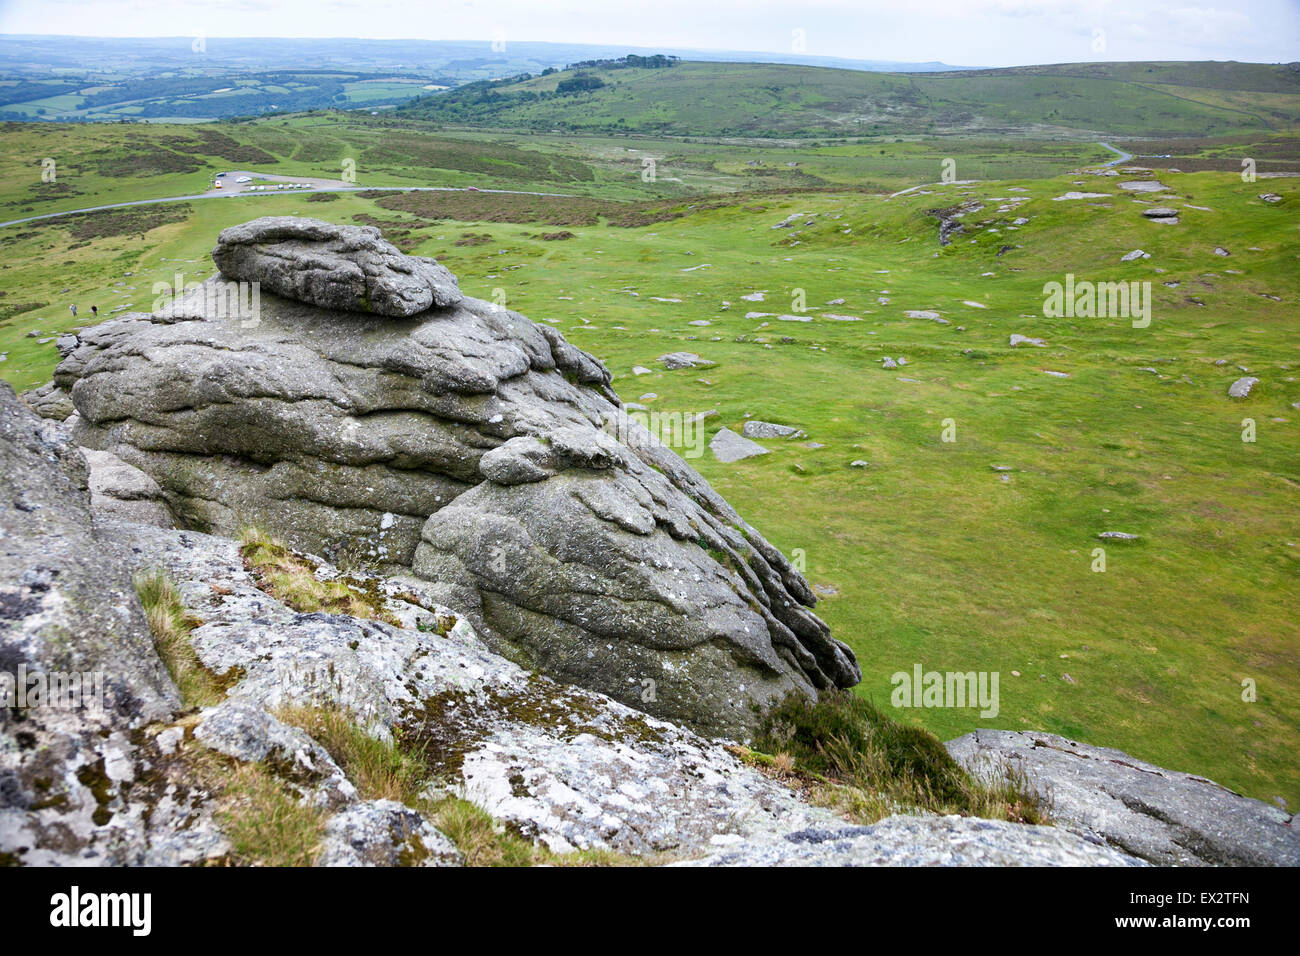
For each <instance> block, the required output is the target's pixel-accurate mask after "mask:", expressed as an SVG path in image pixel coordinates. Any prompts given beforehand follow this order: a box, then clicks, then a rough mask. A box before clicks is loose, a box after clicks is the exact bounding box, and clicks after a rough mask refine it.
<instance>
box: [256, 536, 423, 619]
mask: <svg viewBox="0 0 1300 956" xmlns="http://www.w3.org/2000/svg"><path fill="white" fill-rule="evenodd" d="M239 553H240V555H242V556H243V559H244V566H245V567H246V568H247V569H248V570H249V572H251V573H252V575H253V578H254V580H256V581H257V586H258V587H260V588H261V589H262V590H263V591H265V592H266V593H267V594H269V595H271V596H272V597H273V598H275V599H276V600H277V601H280V602H282V603H284V604H286V605H288V606H289V607H291V608H293V609H294V610H295V611H301V612H302V613H304V614H311V613H314V612H316V611H324V612H326V613H328V614H347V615H350V616H351V617H361V618H366V619H368V620H372V621H382V622H384V623H385V624H391V625H393V626H394V627H401V626H402V622H401V621H400V620H398V619H397V617H396V616H395V615H394V614H393V613H392V612H391V611H389V610H388V608H387V605H386V602H385V601H384V597H383V594H382V593H381V592H380V590H379V585H378V583H377V582H376V581H375V580H374V579H373V578H365V579H361V578H353V577H349V576H347V575H343V576H340V577H337V578H330V579H327V580H321V579H320V578H318V577H317V576H316V570H317V568H318V565H316V564H315V563H313V562H312V561H311V560H310V559H309V558H308V557H307V556H306V555H304V554H301V553H300V552H298V551H295V550H293V549H292V548H290V547H289V546H288V545H286V544H285V543H284V542H283V541H281V540H280V539H278V538H275V537H272V536H271V535H269V534H268V533H266V532H265V531H263V530H261V529H260V528H246V529H244V531H243V533H242V534H240V536H239Z"/></svg>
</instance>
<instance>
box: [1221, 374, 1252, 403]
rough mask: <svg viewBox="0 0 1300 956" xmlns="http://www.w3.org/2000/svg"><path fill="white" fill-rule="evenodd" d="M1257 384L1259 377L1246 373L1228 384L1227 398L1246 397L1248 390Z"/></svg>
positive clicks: (1248, 393)
mask: <svg viewBox="0 0 1300 956" xmlns="http://www.w3.org/2000/svg"><path fill="white" fill-rule="evenodd" d="M1258 384H1259V379H1257V378H1255V377H1253V376H1250V375H1247V376H1244V377H1243V378H1239V379H1237V380H1236V381H1235V382H1233V383H1232V384H1231V385H1229V386H1228V397H1229V398H1246V397H1247V396H1249V395H1250V390H1251V389H1252V388H1254V387H1255V386H1256V385H1258Z"/></svg>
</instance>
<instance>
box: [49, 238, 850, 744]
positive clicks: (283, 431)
mask: <svg viewBox="0 0 1300 956" xmlns="http://www.w3.org/2000/svg"><path fill="white" fill-rule="evenodd" d="M295 223H296V221H294V220H270V221H268V220H257V221H255V222H254V223H249V224H246V225H245V226H242V227H234V228H233V229H228V230H226V231H225V232H223V233H222V242H221V244H220V245H219V246H218V248H217V251H216V252H215V253H214V258H215V259H216V261H217V262H218V264H219V265H220V266H221V267H222V269H223V271H224V270H227V269H230V270H234V271H233V273H226V275H225V278H241V279H246V280H249V281H260V282H262V283H263V289H264V294H262V295H261V296H260V302H259V306H260V310H259V314H258V315H257V316H256V319H257V321H255V322H250V321H248V319H247V317H246V316H242V315H229V314H226V312H225V311H224V310H221V309H212V308H211V307H210V306H211V303H212V302H213V301H214V300H215V299H216V298H217V297H216V296H214V295H213V294H212V292H213V289H214V288H215V287H216V286H217V285H218V284H219V283H220V282H222V281H223V279H222V278H214V279H211V280H209V282H208V283H206V284H205V285H204V286H203V287H201V288H199V289H196V290H192V291H191V292H190V293H189V294H188V295H187V296H183V297H181V298H180V299H179V300H178V301H177V302H176V303H174V304H172V306H171V307H170V308H168V309H167V310H166V311H165V312H163V313H159V314H154V315H144V314H140V313H134V314H127V315H124V316H122V317H120V318H118V319H115V320H111V321H109V322H105V323H103V324H101V325H98V326H95V327H93V328H90V329H87V330H85V331H83V332H82V333H80V335H79V337H78V339H77V341H76V342H75V344H74V345H73V346H72V347H71V348H70V349H69V350H68V352H67V354H66V356H65V358H64V360H63V361H62V362H61V363H60V364H59V366H58V368H57V370H56V372H55V384H56V386H57V387H58V388H61V389H64V390H66V391H67V392H68V393H69V394H70V395H71V396H72V401H73V403H74V404H75V406H76V408H77V410H78V414H77V415H76V416H74V418H73V421H74V423H75V424H74V426H73V434H74V436H75V438H76V441H77V442H78V443H79V444H82V445H84V446H87V447H89V448H93V449H97V450H102V451H106V452H111V453H112V454H114V455H116V456H117V457H118V458H119V459H120V460H121V461H123V462H125V463H126V464H128V465H131V466H134V467H136V468H139V469H141V470H142V471H143V472H145V473H146V474H147V475H148V476H149V477H151V478H152V479H153V480H154V481H156V482H157V483H158V485H159V487H160V488H161V490H162V494H163V495H164V497H165V499H166V503H167V505H168V508H169V509H170V512H171V513H172V514H173V515H174V516H175V517H176V519H177V522H178V523H180V524H181V525H183V526H188V527H191V528H195V529H201V530H209V531H213V532H217V533H222V534H227V535H232V536H233V535H235V534H237V533H238V532H239V531H240V530H241V529H242V528H243V527H245V526H247V525H249V524H260V525H262V526H265V527H267V528H269V529H270V530H273V531H275V532H276V533H279V534H281V535H283V536H285V537H286V538H287V539H288V540H289V541H290V543H291V544H293V545H295V546H297V547H301V548H304V549H306V550H309V551H312V552H316V553H320V554H323V555H325V556H326V557H327V558H330V559H332V560H333V559H335V558H338V557H341V556H344V555H347V556H350V557H352V558H354V559H360V560H362V561H365V562H369V563H374V564H379V565H383V566H388V567H393V566H396V567H409V568H411V569H412V570H414V572H415V573H416V574H418V575H420V576H422V577H424V578H426V579H428V580H430V581H433V582H435V586H436V587H435V589H436V590H437V592H438V593H439V594H440V596H441V597H442V599H443V600H444V601H445V603H447V604H449V605H452V606H456V607H459V608H460V609H461V610H462V611H463V612H464V613H466V614H467V615H468V616H469V617H470V619H471V620H472V621H473V622H474V625H475V627H476V628H477V629H478V631H479V633H480V634H481V635H482V637H483V639H484V640H485V641H487V642H488V644H489V645H490V646H491V647H493V648H494V649H496V650H498V651H501V652H503V653H506V654H508V655H509V656H511V657H512V658H514V659H515V660H517V661H519V662H521V663H523V664H525V665H526V666H529V667H532V668H535V669H537V670H540V671H542V672H543V673H547V674H551V675H553V676H556V677H559V678H562V679H564V680H567V681H572V682H574V683H577V684H580V685H582V686H585V687H588V688H591V689H594V690H598V691H600V692H602V693H605V694H608V695H609V696H611V697H613V698H615V699H617V700H620V701H623V702H624V703H627V704H629V705H631V706H633V707H637V708H639V709H642V710H645V711H647V712H649V713H652V714H655V715H658V716H661V717H666V718H670V719H674V720H679V721H683V722H685V723H687V724H689V725H691V726H694V727H697V728H700V729H703V730H707V731H709V732H717V733H724V734H733V735H745V734H747V733H748V731H749V730H750V729H751V728H752V727H753V726H754V724H755V722H756V721H757V719H758V715H759V713H760V712H761V711H762V709H763V708H764V707H766V706H767V705H768V704H769V703H771V702H772V701H774V700H776V699H779V698H781V697H784V696H785V695H787V694H789V693H792V692H794V693H803V694H806V695H810V696H812V695H815V694H816V693H817V692H818V690H820V689H823V688H830V687H844V686H850V685H852V684H854V683H856V682H857V681H858V680H859V679H860V673H859V670H858V666H857V663H856V661H855V659H854V657H853V654H852V652H851V651H850V650H849V649H848V648H847V647H846V646H845V645H844V644H842V643H841V642H839V641H837V640H835V639H834V638H832V637H831V636H830V633H829V630H828V628H827V627H826V625H825V624H824V623H823V622H822V621H821V620H820V619H819V618H818V617H817V616H816V615H815V614H814V613H813V612H812V610H811V608H812V606H813V604H814V603H815V600H816V598H815V597H814V595H813V593H812V591H811V590H810V589H809V587H808V585H807V582H806V581H805V580H804V578H803V577H802V575H800V574H799V572H798V571H797V570H795V569H794V568H793V567H792V566H791V564H790V562H789V561H788V560H787V559H786V558H785V557H784V556H783V555H782V554H781V553H780V552H779V551H777V550H776V549H775V548H774V547H772V546H771V545H770V544H769V543H768V542H767V541H765V540H764V539H763V537H762V536H761V535H760V534H758V532H756V531H755V530H754V529H753V528H752V527H750V526H749V525H748V524H747V523H746V522H745V521H744V520H743V519H742V518H741V517H740V516H739V515H738V514H736V512H735V511H734V510H733V509H732V508H731V507H730V506H729V505H728V504H727V502H726V501H724V500H723V499H722V498H721V497H720V496H719V495H718V494H717V493H716V492H714V491H713V489H712V488H710V487H709V485H708V484H707V483H706V482H705V481H704V479H703V478H701V477H700V476H699V474H697V473H696V472H695V471H694V470H693V469H692V468H691V467H690V466H689V465H688V464H687V463H686V462H685V461H683V460H682V459H681V458H680V457H678V456H677V455H676V454H674V453H673V452H672V451H671V450H670V449H669V448H667V447H665V446H663V445H662V444H660V443H659V442H658V441H656V440H655V439H654V438H653V437H652V436H651V435H650V434H649V433H648V432H647V431H646V430H645V428H644V427H642V426H641V425H640V424H639V423H637V422H635V421H633V420H631V419H629V418H628V417H627V416H626V415H625V414H624V410H623V408H622V406H621V404H620V402H619V400H618V397H617V396H616V395H615V394H614V392H613V391H612V390H611V388H610V384H609V383H610V378H611V377H610V373H609V371H608V370H607V369H606V368H605V367H604V365H602V364H601V363H600V362H599V361H597V360H596V359H594V358H593V357H591V356H590V355H587V354H586V353H585V352H583V351H581V350H580V349H577V348H575V347H574V346H572V345H570V344H569V343H568V342H567V341H565V339H564V337H563V336H562V335H561V334H560V333H559V332H558V331H557V330H555V329H553V328H551V327H550V326H546V325H536V324H534V323H532V322H531V321H529V320H528V319H527V318H525V317H524V316H522V315H520V314H518V313H516V312H512V311H509V310H507V309H504V308H500V307H498V306H495V305H492V304H490V303H487V302H482V301H479V300H475V299H469V298H465V299H462V300H460V301H459V302H458V303H456V304H455V305H447V306H446V307H439V308H436V309H433V310H430V311H426V312H419V313H418V314H409V315H408V314H402V315H394V316H390V317H379V316H376V315H368V316H367V315H362V314H359V313H358V312H357V311H339V310H338V308H322V307H321V306H320V305H319V304H318V303H322V302H323V303H334V304H335V305H336V306H339V307H340V308H354V307H355V302H354V301H353V300H351V299H349V298H348V297H347V296H342V297H337V296H335V292H334V291H333V289H334V287H333V286H331V285H329V284H328V283H327V282H326V280H325V279H323V278H322V279H319V280H317V279H312V280H311V282H310V283H309V282H308V281H307V279H303V278H301V277H298V278H292V276H293V275H296V274H297V273H296V272H295V269H296V268H297V267H295V266H293V265H292V264H293V263H295V262H297V263H300V264H301V263H307V264H308V265H310V266H311V269H316V265H317V264H319V266H320V268H319V270H318V271H322V272H323V273H324V274H325V275H327V276H328V275H332V274H333V272H334V271H337V269H343V271H345V272H347V273H348V274H352V273H351V271H350V269H346V268H344V266H343V265H341V264H340V263H345V264H346V263H351V264H352V265H354V266H356V267H357V268H358V269H360V270H361V271H362V272H364V273H365V274H366V275H367V276H369V275H370V274H371V272H372V271H373V270H372V263H373V261H374V256H375V255H377V253H375V251H374V249H375V243H377V242H379V241H380V240H378V238H377V235H372V233H373V230H372V231H366V232H364V235H362V236H360V237H357V236H354V235H353V234H352V233H350V232H348V231H347V230H346V229H342V228H341V227H335V226H330V225H328V224H323V223H317V222H315V221H313V220H307V221H305V223H297V224H295ZM390 248H391V247H390ZM239 250H243V251H239ZM381 258H382V260H383V263H384V268H385V269H387V270H389V272H391V275H389V274H387V273H385V274H384V281H386V282H387V281H389V280H390V279H392V277H393V276H399V277H409V276H411V275H416V274H422V273H421V268H422V267H421V266H420V265H419V263H418V261H416V260H410V261H407V259H408V258H409V257H402V256H401V255H400V254H399V253H396V252H395V251H394V252H391V253H390V252H387V251H385V252H384V253H383V255H382V257H381ZM310 271H311V270H309V272H310ZM331 281H332V280H331ZM367 281H369V280H367ZM392 281H396V280H395V279H392ZM267 288H274V289H279V290H281V291H283V292H285V293H287V294H289V295H294V296H298V297H300V298H302V299H304V300H306V301H294V300H293V299H290V298H284V297H282V296H279V295H275V294H271V293H266V292H265V289H267ZM376 288H377V287H376ZM386 288H387V287H386ZM322 289H326V290H327V291H324V292H322V291H321V290H322ZM385 294H386V295H388V298H387V299H385V301H397V300H399V299H400V300H401V302H403V303H405V304H404V305H403V306H402V308H403V309H405V308H414V307H415V305H417V304H418V302H417V300H416V298H415V297H413V296H412V295H407V294H405V293H402V294H400V295H399V294H397V293H392V294H391V295H389V294H387V293H385ZM348 295H351V293H348ZM367 296H368V297H369V302H370V304H371V305H372V306H373V305H374V303H375V302H376V301H377V300H378V298H380V296H379V294H378V293H377V292H373V291H372V292H368V293H367ZM440 301H441V300H440ZM313 303H317V304H313ZM349 303H351V304H350V305H349ZM737 437H739V436H737Z"/></svg>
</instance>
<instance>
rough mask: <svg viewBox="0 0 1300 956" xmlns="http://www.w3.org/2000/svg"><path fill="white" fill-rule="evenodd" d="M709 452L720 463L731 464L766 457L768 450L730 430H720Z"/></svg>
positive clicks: (714, 437)
mask: <svg viewBox="0 0 1300 956" xmlns="http://www.w3.org/2000/svg"><path fill="white" fill-rule="evenodd" d="M709 450H710V451H711V452H713V457H715V458H717V459H718V461H725V462H727V463H728V464H730V463H731V462H733V461H741V460H742V459H745V458H753V457H754V456H756V455H766V454H767V453H768V450H767V449H766V448H764V447H763V446H762V445H760V444H758V443H757V442H753V441H750V440H749V439H748V438H744V437H742V436H740V435H737V434H736V433H735V432H733V431H732V430H731V429H730V428H719V429H718V431H717V433H716V434H715V435H714V436H713V438H712V440H710V441H709Z"/></svg>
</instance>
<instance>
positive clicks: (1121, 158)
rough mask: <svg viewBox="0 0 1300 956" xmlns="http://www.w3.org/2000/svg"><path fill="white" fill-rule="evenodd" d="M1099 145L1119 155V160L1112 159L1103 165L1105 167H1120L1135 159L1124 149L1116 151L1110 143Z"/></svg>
mask: <svg viewBox="0 0 1300 956" xmlns="http://www.w3.org/2000/svg"><path fill="white" fill-rule="evenodd" d="M1097 145H1098V146H1104V147H1106V148H1107V149H1108V150H1110V151H1111V152H1112V153H1119V159H1112V160H1111V161H1110V162H1109V163H1102V165H1103V166H1118V165H1119V164H1120V163H1127V162H1128V161H1129V160H1130V159H1132V158H1133V154H1132V153H1126V152H1124V150H1122V149H1116V148H1115V147H1114V146H1112V145H1110V143H1098V144H1097Z"/></svg>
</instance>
